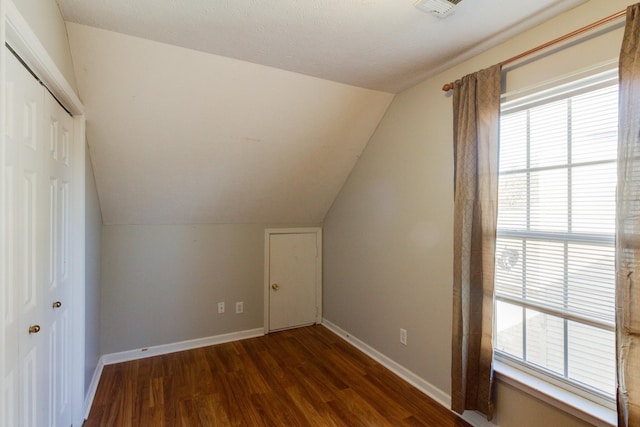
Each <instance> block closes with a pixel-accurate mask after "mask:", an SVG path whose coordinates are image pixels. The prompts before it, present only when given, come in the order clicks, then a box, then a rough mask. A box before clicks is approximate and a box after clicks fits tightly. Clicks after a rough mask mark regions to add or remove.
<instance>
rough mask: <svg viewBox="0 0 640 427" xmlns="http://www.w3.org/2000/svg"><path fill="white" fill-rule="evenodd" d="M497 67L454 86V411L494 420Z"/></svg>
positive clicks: (452, 394)
mask: <svg viewBox="0 0 640 427" xmlns="http://www.w3.org/2000/svg"><path fill="white" fill-rule="evenodd" d="M500 87H501V75H500V66H499V65H496V66H494V67H491V68H488V69H486V70H482V71H479V72H477V73H475V74H471V75H468V76H466V77H464V78H462V80H460V81H457V82H456V83H455V85H454V91H455V92H454V96H453V114H454V119H453V125H454V156H455V159H454V161H455V183H454V185H455V187H454V193H455V202H454V282H453V342H452V367H451V408H452V409H453V410H454V411H456V412H458V413H462V412H464V410H466V409H471V410H477V411H480V412H482V413H483V414H485V415H486V416H487V419H489V420H491V418H492V417H493V401H492V393H491V389H492V382H493V368H492V361H493V343H492V332H493V331H492V328H493V280H494V268H495V267H494V262H495V261H494V260H495V240H496V220H497V209H498V134H499V119H500Z"/></svg>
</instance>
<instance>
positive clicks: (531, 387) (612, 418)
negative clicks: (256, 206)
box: [493, 360, 618, 427]
mask: <svg viewBox="0 0 640 427" xmlns="http://www.w3.org/2000/svg"><path fill="white" fill-rule="evenodd" d="M493 368H494V371H495V374H496V378H497V379H498V380H500V381H502V382H503V383H505V384H508V385H510V386H512V387H514V388H516V389H518V390H521V391H523V392H524V393H527V394H529V395H531V396H533V397H535V398H537V399H539V400H541V401H543V402H545V403H547V404H549V405H551V406H554V407H556V408H558V409H560V410H562V411H564V412H567V413H569V414H571V415H573V416H575V417H577V418H579V419H581V420H583V421H586V422H588V423H591V424H593V425H595V426H603V427H610V426H616V425H617V424H618V416H617V414H616V412H615V411H613V410H611V409H609V408H605V407H604V406H601V405H598V404H597V403H594V402H592V401H590V400H587V399H585V398H583V397H580V396H577V395H575V394H573V393H571V392H569V391H567V390H564V389H562V388H560V387H557V386H555V385H553V384H550V383H548V382H546V381H543V380H541V379H539V378H536V377H534V376H532V375H529V374H527V373H525V372H523V371H521V370H519V369H516V368H514V367H512V366H509V365H507V364H505V363H503V362H500V361H497V360H494V362H493Z"/></svg>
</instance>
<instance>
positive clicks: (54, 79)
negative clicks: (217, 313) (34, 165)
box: [0, 0, 86, 426]
mask: <svg viewBox="0 0 640 427" xmlns="http://www.w3.org/2000/svg"><path fill="white" fill-rule="evenodd" d="M5 43H6V44H8V45H9V46H11V48H12V49H13V50H14V51H15V52H16V53H17V54H18V56H19V57H20V58H21V59H22V60H23V61H24V62H25V64H27V66H28V67H29V68H30V69H31V71H32V72H33V73H35V74H36V76H37V77H38V78H39V79H40V80H41V81H42V82H43V83H44V85H45V86H46V88H47V89H48V90H49V91H50V92H51V93H53V95H54V96H55V97H56V98H57V99H58V100H59V101H60V102H61V103H62V104H63V105H64V106H65V108H66V109H67V110H68V111H69V112H70V113H71V116H72V117H73V146H72V148H71V156H72V158H73V165H72V180H73V182H72V186H71V212H70V218H69V227H70V230H69V232H70V245H71V248H70V249H71V258H70V263H71V266H70V274H71V308H70V310H71V312H70V315H71V319H70V320H71V346H72V351H71V378H70V379H69V381H70V382H69V385H70V405H71V422H72V423H73V425H77V426H79V425H82V423H83V421H84V405H85V402H84V397H85V396H84V365H85V360H84V355H85V352H84V348H85V336H84V334H85V289H84V282H85V147H86V141H85V116H84V106H83V105H82V102H81V101H80V99H79V98H78V96H77V94H76V93H75V91H74V89H73V88H72V87H71V85H70V84H69V82H68V81H67V80H66V79H65V77H64V75H63V74H62V72H61V71H60V69H59V68H58V66H57V65H56V64H55V62H54V61H53V59H52V58H51V56H49V53H48V52H47V50H46V49H45V47H44V46H43V45H42V43H41V42H40V40H39V39H38V37H37V36H36V34H35V33H34V32H33V30H32V29H31V27H30V26H29V24H28V23H27V21H26V20H25V19H24V17H23V16H22V14H21V13H20V12H19V11H18V9H17V7H16V6H15V4H14V3H13V1H11V0H0V44H1V45H2V49H1V50H0V93H6V55H7V54H9V55H11V53H10V52H8V51H7V49H6V48H5V47H4V45H5ZM2 102H3V103H4V100H2ZM3 110H4V108H3ZM1 120H2V122H1V124H0V147H4V146H5V145H4V144H5V126H6V123H5V117H4V114H2V118H1ZM2 165H4V149H0V206H7V204H6V203H4V201H5V197H6V194H4V188H5V182H4V175H5V174H4V169H3V166H2ZM5 216H6V212H5V210H4V209H1V208H0V223H4V221H5ZM5 250H6V248H5V247H4V244H3V243H2V242H0V271H5V270H4V266H3V265H2V264H3V263H4V260H5V256H4V254H5ZM9 286H12V284H11V283H6V280H5V277H3V276H0V295H6V294H5V292H6V289H7V287H9ZM2 301H4V298H0V313H4V312H5V307H4V306H3V304H4V303H3V302H2ZM3 317H4V316H0V349H3V351H0V390H4V389H5V384H4V377H5V372H4V359H5V353H4V351H6V350H5V349H7V348H12V346H13V345H14V343H8V342H7V337H6V336H5V334H4V332H5V325H4V320H3ZM0 406H2V405H0ZM2 409H3V408H0V410H2Z"/></svg>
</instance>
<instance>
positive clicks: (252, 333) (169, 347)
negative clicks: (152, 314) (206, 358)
mask: <svg viewBox="0 0 640 427" xmlns="http://www.w3.org/2000/svg"><path fill="white" fill-rule="evenodd" d="M262 335H264V328H257V329H249V330H247V331H240V332H232V333H230V334H223V335H216V336H213V337H205V338H196V339H194V340H187V341H180V342H176V343H171V344H163V345H156V346H153V347H144V348H139V349H136V350H128V351H121V352H119V353H111V354H105V355H104V356H102V359H104V364H105V365H112V364H114V363H122V362H129V361H131V360H137V359H144V358H145V357H152V356H160V355H163V354H169V353H175V352H176V351H184V350H191V349H194V348H200V347H207V346H210V345H215V344H222V343H225V342H231V341H239V340H244V339H247V338H254V337H259V336H262Z"/></svg>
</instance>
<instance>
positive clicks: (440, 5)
mask: <svg viewBox="0 0 640 427" xmlns="http://www.w3.org/2000/svg"><path fill="white" fill-rule="evenodd" d="M461 1H462V0H418V1H417V2H416V3H415V7H416V8H417V9H419V10H421V11H423V12H427V13H431V14H433V15H435V16H437V17H438V18H445V17H447V16H449V15H451V14H452V13H453V11H454V10H455V8H456V5H457V4H458V3H460V2H461Z"/></svg>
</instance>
